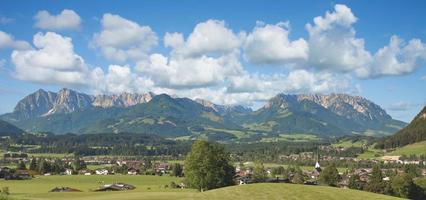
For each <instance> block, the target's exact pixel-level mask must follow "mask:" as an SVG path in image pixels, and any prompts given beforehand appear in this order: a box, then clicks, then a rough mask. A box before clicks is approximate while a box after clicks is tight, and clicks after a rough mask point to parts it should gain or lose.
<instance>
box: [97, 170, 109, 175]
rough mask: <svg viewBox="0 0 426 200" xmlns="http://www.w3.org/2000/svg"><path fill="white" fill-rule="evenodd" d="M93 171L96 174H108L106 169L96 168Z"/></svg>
mask: <svg viewBox="0 0 426 200" xmlns="http://www.w3.org/2000/svg"><path fill="white" fill-rule="evenodd" d="M95 173H96V174H97V175H108V170H107V169H98V170H96V171H95Z"/></svg>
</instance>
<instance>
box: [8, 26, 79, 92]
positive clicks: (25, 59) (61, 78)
mask: <svg viewBox="0 0 426 200" xmlns="http://www.w3.org/2000/svg"><path fill="white" fill-rule="evenodd" d="M33 43H34V46H35V48H36V49H29V50H14V51H13V52H12V55H11V58H12V62H13V63H14V65H15V67H16V68H15V73H16V77H17V78H18V79H21V80H26V81H32V82H39V83H53V84H60V85H62V84H64V85H66V84H85V83H86V82H87V79H86V73H87V67H86V64H85V63H84V60H83V58H81V57H80V56H79V55H77V54H76V53H75V52H74V46H73V44H72V40H71V38H69V37H63V36H61V35H59V34H56V33H53V32H47V33H45V34H43V33H37V34H35V35H34V38H33Z"/></svg>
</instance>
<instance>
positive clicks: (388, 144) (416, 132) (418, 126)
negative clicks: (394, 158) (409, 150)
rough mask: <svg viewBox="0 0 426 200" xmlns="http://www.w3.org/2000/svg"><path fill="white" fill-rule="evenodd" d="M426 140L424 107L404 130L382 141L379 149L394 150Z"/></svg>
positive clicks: (425, 113) (425, 110) (425, 112)
mask: <svg viewBox="0 0 426 200" xmlns="http://www.w3.org/2000/svg"><path fill="white" fill-rule="evenodd" d="M425 140H426V106H425V107H424V108H423V109H422V111H420V113H419V114H417V115H416V117H415V118H414V119H413V120H412V121H411V122H410V124H408V125H407V126H406V127H405V128H403V129H401V130H400V131H398V132H397V133H396V134H395V135H392V136H390V137H389V138H386V139H385V140H383V141H382V142H381V143H380V144H379V147H381V148H395V147H402V146H405V145H408V144H413V143H416V142H421V141H425Z"/></svg>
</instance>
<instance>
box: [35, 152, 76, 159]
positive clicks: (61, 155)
mask: <svg viewBox="0 0 426 200" xmlns="http://www.w3.org/2000/svg"><path fill="white" fill-rule="evenodd" d="M28 157H29V158H31V157H37V158H65V157H74V154H72V153H70V154H65V153H29V154H28Z"/></svg>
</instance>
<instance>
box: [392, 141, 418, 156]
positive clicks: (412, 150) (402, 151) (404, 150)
mask: <svg viewBox="0 0 426 200" xmlns="http://www.w3.org/2000/svg"><path fill="white" fill-rule="evenodd" d="M413 154H414V155H417V156H419V155H422V154H426V141H423V142H417V143H414V144H409V145H406V146H404V147H401V148H397V149H395V150H394V151H392V152H389V153H387V154H386V155H389V156H400V155H407V156H408V155H413Z"/></svg>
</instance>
